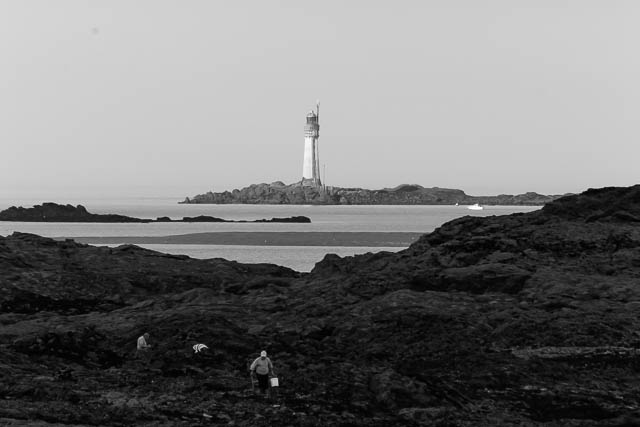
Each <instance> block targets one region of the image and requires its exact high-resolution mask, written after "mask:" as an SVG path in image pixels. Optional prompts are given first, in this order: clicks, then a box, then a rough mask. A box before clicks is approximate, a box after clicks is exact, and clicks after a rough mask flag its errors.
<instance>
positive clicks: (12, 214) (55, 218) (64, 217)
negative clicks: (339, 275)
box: [0, 203, 311, 223]
mask: <svg viewBox="0 0 640 427" xmlns="http://www.w3.org/2000/svg"><path fill="white" fill-rule="evenodd" d="M0 221H16V222H144V223H148V222H291V223H310V222H311V219H309V218H308V217H306V216H292V217H288V218H271V219H258V220H254V221H247V220H238V221H236V220H228V219H222V218H216V217H214V216H207V215H200V216H197V217H188V216H185V217H183V218H182V219H181V220H172V219H171V218H169V217H166V216H163V217H160V218H157V219H155V220H153V219H142V218H133V217H130V216H124V215H114V214H106V215H102V214H92V213H89V212H87V209H86V208H85V207H84V206H82V205H78V206H75V207H74V206H72V205H59V204H57V203H43V204H42V205H35V206H33V207H31V208H23V207H22V206H20V207H15V206H12V207H10V208H9V209H5V210H3V211H2V212H0Z"/></svg>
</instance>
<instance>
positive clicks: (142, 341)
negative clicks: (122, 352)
mask: <svg viewBox="0 0 640 427" xmlns="http://www.w3.org/2000/svg"><path fill="white" fill-rule="evenodd" d="M148 340H149V334H148V333H147V332H145V333H144V334H143V335H141V336H140V337H139V338H138V346H137V348H138V351H147V350H149V349H150V348H151V346H150V345H149V344H148V343H147V341H148Z"/></svg>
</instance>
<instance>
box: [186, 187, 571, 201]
mask: <svg viewBox="0 0 640 427" xmlns="http://www.w3.org/2000/svg"><path fill="white" fill-rule="evenodd" d="M558 197H560V196H544V195H541V194H538V193H525V194H519V195H516V196H513V195H509V194H501V195H499V196H469V195H467V194H465V193H464V191H462V190H452V189H448V188H438V187H433V188H424V187H422V186H420V185H406V184H405V185H399V186H397V187H395V188H385V189H382V190H365V189H362V188H339V187H328V188H326V189H325V188H313V187H303V186H301V185H300V184H299V183H295V184H291V185H286V184H284V183H282V182H280V181H277V182H274V183H271V184H254V185H250V186H249V187H245V188H243V189H241V190H233V191H224V192H222V193H213V192H208V193H206V194H199V195H197V196H194V197H187V198H186V199H185V200H184V201H182V202H180V203H215V204H227V203H248V204H274V205H282V204H288V205H304V204H328V205H455V204H456V203H459V204H468V205H471V204H474V203H481V204H485V205H504V206H507V205H509V206H516V205H543V204H545V203H548V202H550V201H552V200H555V199H557V198H558Z"/></svg>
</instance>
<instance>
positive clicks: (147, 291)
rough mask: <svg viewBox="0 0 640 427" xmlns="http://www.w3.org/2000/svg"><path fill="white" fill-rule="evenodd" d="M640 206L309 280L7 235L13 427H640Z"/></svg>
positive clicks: (327, 270) (444, 231)
mask: <svg viewBox="0 0 640 427" xmlns="http://www.w3.org/2000/svg"><path fill="white" fill-rule="evenodd" d="M620 194H622V195H623V196H620ZM639 195H640V187H638V186H635V187H630V188H626V189H615V188H614V189H602V190H594V191H591V192H587V193H585V194H584V195H579V196H572V197H571V198H565V199H560V200H558V201H556V202H553V203H552V204H550V205H547V206H546V207H545V208H544V209H542V210H541V211H536V212H532V213H527V214H515V215H509V216H501V217H487V218H477V217H464V218H460V219H457V220H454V221H451V222H449V223H447V224H445V225H443V226H442V227H440V228H439V229H437V230H435V231H434V232H433V233H431V234H429V235H424V236H423V237H421V238H420V239H419V240H418V241H417V242H416V243H414V244H413V245H412V246H411V247H409V248H408V249H406V250H404V251H401V252H398V253H377V254H366V255H361V256H355V257H346V258H339V257H337V256H335V255H328V256H327V257H325V259H324V260H323V261H322V262H320V263H318V264H317V266H316V268H315V269H314V270H313V271H312V272H311V273H309V274H300V273H297V272H294V271H291V270H289V269H286V268H282V267H277V266H272V265H243V264H238V263H235V262H229V261H225V260H220V259H214V260H195V259H190V258H187V257H180V256H171V255H163V254H159V253H157V252H153V251H149V250H143V249H140V248H137V247H135V246H122V247H118V248H98V247H91V246H87V245H82V244H78V243H75V242H71V241H63V242H60V241H54V240H51V239H46V238H42V237H38V236H34V235H28V234H14V235H11V236H7V237H3V238H0V290H1V293H0V304H1V305H0V376H1V377H2V378H3V381H2V382H1V383H0V424H3V425H4V424H7V425H40V426H52V425H114V426H116V425H134V424H135V425H185V426H187V425H237V426H269V425H295V426H325V425H343V426H389V425H402V426H420V425H436V426H438V425H439V426H451V425H456V426H478V425H486V426H494V425H506V426H509V425H514V426H515V425H519V426H522V425H526V426H628V425H637V424H638V423H639V422H640V393H639V392H640V376H639V372H640V334H639V332H638V331H639V330H640V320H639V318H640V288H639V285H638V284H639V283H640V261H639V260H640V228H639V225H638V223H637V222H636V221H635V220H634V219H633V218H634V217H636V216H637V214H638V213H639V212H640V200H639V197H638V196H639ZM621 199H623V202H622V201H619V200H621ZM613 201H616V203H617V204H615V203H613ZM556 204H557V205H556ZM614 205H615V206H616V208H615V209H614V210H613V211H612V210H611V206H614ZM586 210H590V212H591V213H590V212H587V211H586ZM619 213H620V214H619ZM143 332H149V333H150V335H151V338H150V343H151V344H152V345H153V347H152V349H151V351H150V352H148V353H145V355H144V357H137V355H136V354H135V341H136V338H137V337H138V336H139V335H141V334H142V333H143ZM196 343H205V344H207V345H208V346H209V350H208V351H205V352H204V353H201V354H200V353H199V354H194V353H193V350H192V348H191V347H192V345H194V344H196ZM262 349H266V350H267V351H268V352H269V355H270V357H271V358H272V360H273V362H274V364H275V368H276V372H277V374H278V377H279V379H280V384H281V387H280V388H279V390H278V393H277V395H275V396H272V397H271V398H270V399H266V398H264V397H262V396H258V395H256V394H254V393H253V392H252V390H251V383H250V381H249V378H248V373H247V366H248V364H249V363H250V362H251V361H252V360H253V358H255V357H256V356H257V352H258V351H259V350H262Z"/></svg>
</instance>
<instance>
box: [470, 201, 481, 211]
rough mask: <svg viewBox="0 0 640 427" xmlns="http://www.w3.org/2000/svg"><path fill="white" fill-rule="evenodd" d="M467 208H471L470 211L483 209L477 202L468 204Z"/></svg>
mask: <svg viewBox="0 0 640 427" xmlns="http://www.w3.org/2000/svg"><path fill="white" fill-rule="evenodd" d="M467 208H468V209H471V210H472V211H481V210H482V209H484V208H483V207H482V206H480V205H479V204H477V203H474V204H473V205H470V206H468V207H467Z"/></svg>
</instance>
